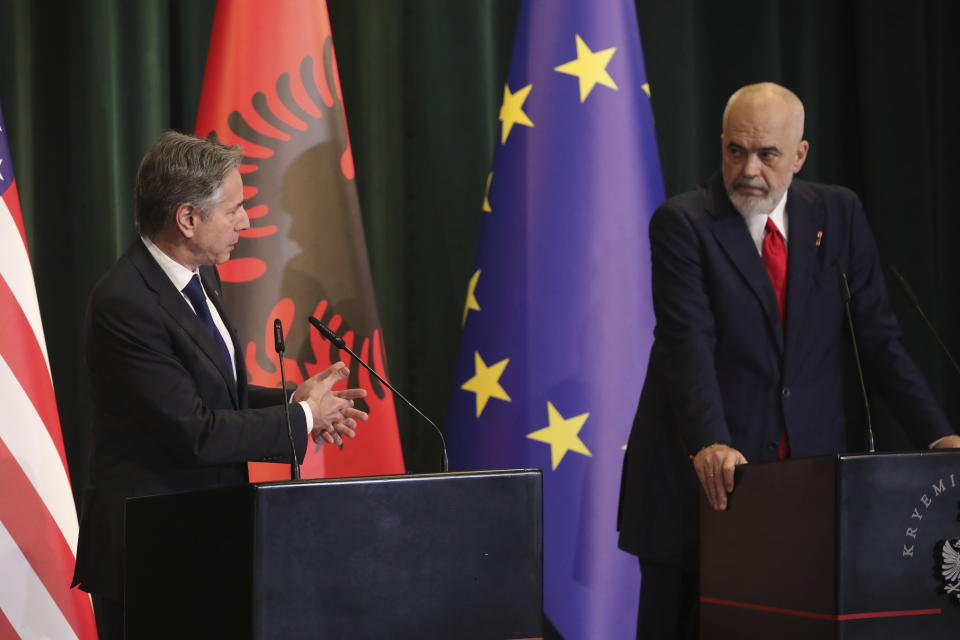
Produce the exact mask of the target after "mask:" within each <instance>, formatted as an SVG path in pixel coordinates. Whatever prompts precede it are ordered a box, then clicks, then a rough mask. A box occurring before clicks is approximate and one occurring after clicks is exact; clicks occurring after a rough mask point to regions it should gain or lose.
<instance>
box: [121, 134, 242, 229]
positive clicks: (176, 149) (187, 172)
mask: <svg viewBox="0 0 960 640" xmlns="http://www.w3.org/2000/svg"><path fill="white" fill-rule="evenodd" d="M242 161H243V151H242V150H241V149H240V147H239V146H237V145H225V144H222V143H221V142H220V141H219V140H218V139H217V138H216V135H214V134H211V135H210V137H209V138H198V137H196V136H191V135H187V134H184V133H179V132H177V131H166V132H164V133H162V134H161V135H160V137H159V138H158V139H157V142H156V143H155V144H154V145H153V147H151V148H150V150H149V151H148V152H147V155H145V156H144V157H143V160H142V161H141V162H140V169H139V170H138V171H137V183H136V186H135V187H134V197H133V218H134V223H135V224H136V225H137V231H138V232H139V233H140V235H143V236H146V237H148V238H155V237H156V236H157V234H159V233H160V232H161V231H163V230H164V229H166V228H167V227H168V226H169V225H171V224H173V220H174V217H175V216H176V213H177V209H178V208H179V207H180V205H182V204H192V205H193V206H195V207H196V208H197V209H198V210H199V211H200V214H201V216H202V217H203V219H204V220H207V219H209V217H210V215H211V213H212V211H213V207H214V206H215V205H216V204H217V202H218V201H219V199H220V188H221V187H222V186H223V182H224V180H226V178H227V176H228V175H229V174H230V172H231V171H233V170H234V169H236V168H237V167H239V166H240V163H241V162H242Z"/></svg>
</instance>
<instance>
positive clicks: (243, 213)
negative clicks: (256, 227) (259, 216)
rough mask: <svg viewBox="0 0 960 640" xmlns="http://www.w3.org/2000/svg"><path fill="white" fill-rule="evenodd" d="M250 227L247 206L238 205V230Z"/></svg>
mask: <svg viewBox="0 0 960 640" xmlns="http://www.w3.org/2000/svg"><path fill="white" fill-rule="evenodd" d="M249 228H250V216H248V215H247V208H246V207H244V206H241V207H240V226H239V229H240V231H243V230H244V229H249Z"/></svg>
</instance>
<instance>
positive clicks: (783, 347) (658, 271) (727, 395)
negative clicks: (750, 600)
mask: <svg viewBox="0 0 960 640" xmlns="http://www.w3.org/2000/svg"><path fill="white" fill-rule="evenodd" d="M787 217H788V258H787V260H788V263H787V305H786V316H785V321H784V324H783V325H781V320H780V316H779V312H778V309H777V302H776V298H775V295H774V291H773V285H772V284H771V282H770V278H769V276H768V275H767V272H766V270H765V269H764V266H763V262H762V261H761V259H760V255H759V253H758V251H757V248H756V245H755V244H754V243H753V240H752V238H751V237H750V234H749V232H748V230H747V226H746V223H745V222H744V220H743V217H742V216H741V215H740V214H739V213H738V212H737V211H736V210H735V209H734V207H733V205H732V204H731V203H730V200H729V198H728V197H727V195H726V192H725V189H724V187H723V182H722V178H721V176H720V175H719V174H717V175H716V176H714V177H713V178H712V179H711V181H710V182H709V184H707V185H704V186H702V187H701V188H700V189H698V190H696V191H692V192H689V193H685V194H682V195H679V196H677V197H675V198H672V199H670V200H668V201H667V202H666V203H664V204H663V205H662V206H660V207H659V208H658V209H657V211H656V213H655V214H654V216H653V219H652V220H651V223H650V243H651V252H652V260H653V301H654V309H655V313H656V320H657V323H656V329H655V330H654V338H655V340H654V344H653V347H652V350H651V354H650V362H649V368H648V371H647V376H646V381H645V383H644V386H643V391H642V393H641V397H640V403H639V406H638V408H637V414H636V418H635V420H634V424H633V430H632V432H631V435H630V441H629V445H628V448H627V454H626V458H625V462H624V470H623V482H622V485H621V496H620V500H621V504H620V516H619V530H620V547H621V548H622V549H624V550H625V551H629V552H630V553H633V554H635V555H638V556H639V557H640V558H641V559H647V560H653V561H657V562H664V563H671V564H680V565H684V566H688V567H693V566H694V565H695V561H696V555H697V549H696V542H697V527H698V524H697V501H698V492H699V491H701V489H700V486H699V482H698V480H697V477H696V474H695V473H694V471H693V466H692V464H691V461H690V456H692V455H694V454H696V453H697V452H698V451H699V450H700V449H701V448H703V447H705V446H707V445H710V444H714V443H724V444H728V445H730V446H732V447H734V448H736V449H738V450H739V451H740V452H741V453H743V455H744V456H746V458H747V460H748V461H749V462H762V461H770V460H776V459H777V444H778V441H779V439H780V434H781V432H782V431H783V430H784V429H785V430H786V432H787V434H788V436H789V442H790V449H791V456H792V457H803V456H815V455H822V454H835V453H840V452H844V451H848V450H850V449H854V450H864V449H865V448H866V444H865V436H864V433H863V427H862V426H861V425H862V420H860V419H859V416H856V415H848V413H850V411H849V408H848V403H849V401H850V397H851V394H850V392H851V391H854V389H855V387H854V385H856V380H855V378H853V376H852V375H851V374H852V373H853V371H852V369H850V366H849V365H850V352H851V346H850V341H849V337H848V336H847V332H846V330H845V317H844V310H843V300H842V298H841V294H840V287H839V279H838V273H837V269H838V267H841V268H842V269H843V270H844V271H845V272H846V273H847V276H848V278H849V282H850V288H851V291H852V303H851V304H852V308H853V318H854V325H855V327H856V331H857V337H858V340H859V345H860V350H861V354H862V357H863V360H864V369H865V372H866V375H867V378H868V384H869V385H870V387H871V389H873V390H875V391H879V392H882V393H883V395H884V398H885V399H886V400H887V401H888V404H889V405H890V407H891V409H892V410H893V412H894V414H895V415H896V417H897V418H898V420H900V422H901V423H903V425H904V426H905V427H908V428H909V429H910V433H911V435H912V436H913V437H914V438H915V439H916V441H917V445H918V446H927V445H928V444H929V443H931V442H933V441H934V440H937V439H938V438H941V437H943V436H946V435H949V434H951V433H953V430H952V429H951V427H950V425H949V423H948V422H947V421H946V419H945V417H944V416H943V413H942V412H941V410H940V409H939V407H938V406H937V404H936V402H935V401H934V399H933V397H932V394H931V393H930V390H929V387H928V386H927V384H926V382H925V381H924V379H923V377H922V376H921V374H920V372H919V371H918V369H917V367H916V366H915V364H914V363H913V361H912V359H911V358H910V357H909V355H908V354H907V353H906V351H905V350H904V348H903V346H902V345H901V343H900V338H899V329H898V327H897V322H896V319H895V318H894V316H893V313H892V312H891V310H890V307H889V305H888V302H887V298H886V286H885V284H884V279H883V274H882V271H881V266H880V262H879V259H878V257H877V250H876V245H875V243H874V240H873V236H872V234H871V232H870V230H869V228H868V226H867V222H866V218H865V216H864V213H863V207H862V205H861V204H860V200H859V199H858V198H857V196H856V195H855V194H854V193H853V192H852V191H850V190H849V189H846V188H843V187H837V186H827V185H817V184H812V183H808V182H804V181H802V180H794V182H793V184H792V186H791V187H790V190H789V194H788V197H787ZM818 234H819V238H820V242H819V243H818V242H817V239H818ZM853 398H854V399H855V398H856V396H855V395H854V396H853ZM852 406H856V405H852ZM848 432H849V433H848Z"/></svg>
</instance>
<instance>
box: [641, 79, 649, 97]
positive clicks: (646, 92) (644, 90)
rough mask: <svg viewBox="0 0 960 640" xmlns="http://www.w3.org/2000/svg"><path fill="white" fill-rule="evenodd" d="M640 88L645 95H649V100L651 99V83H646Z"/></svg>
mask: <svg viewBox="0 0 960 640" xmlns="http://www.w3.org/2000/svg"><path fill="white" fill-rule="evenodd" d="M640 86H641V87H642V88H643V92H644V93H645V94H647V97H648V98H649V97H650V83H649V82H644V83H643V84H642V85H640Z"/></svg>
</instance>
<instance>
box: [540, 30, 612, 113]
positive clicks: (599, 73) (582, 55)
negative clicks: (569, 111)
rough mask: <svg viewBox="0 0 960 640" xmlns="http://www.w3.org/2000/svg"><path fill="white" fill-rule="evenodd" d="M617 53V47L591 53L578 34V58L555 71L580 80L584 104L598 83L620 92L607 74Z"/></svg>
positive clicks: (581, 99)
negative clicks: (611, 60) (608, 67)
mask: <svg viewBox="0 0 960 640" xmlns="http://www.w3.org/2000/svg"><path fill="white" fill-rule="evenodd" d="M616 52H617V48H616V47H610V48H609V49H604V50H603V51H590V47H588V46H587V43H586V42H584V41H583V38H581V37H580V35H579V34H578V35H577V58H576V59H575V60H571V61H570V62H567V63H566V64H562V65H560V66H559V67H554V69H553V70H554V71H559V72H560V73H566V74H569V75H571V76H577V77H578V78H579V79H580V102H583V101H584V100H586V99H587V96H589V95H590V92H591V91H593V87H594V86H595V85H597V84H598V83H599V84H602V85H603V86H605V87H610V88H611V89H613V90H615V91H618V90H619V89H618V88H617V83H615V82H614V81H613V78H611V77H610V74H609V73H607V65H608V64H610V59H611V58H612V57H613V54H614V53H616Z"/></svg>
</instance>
